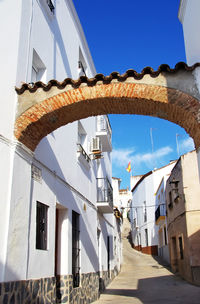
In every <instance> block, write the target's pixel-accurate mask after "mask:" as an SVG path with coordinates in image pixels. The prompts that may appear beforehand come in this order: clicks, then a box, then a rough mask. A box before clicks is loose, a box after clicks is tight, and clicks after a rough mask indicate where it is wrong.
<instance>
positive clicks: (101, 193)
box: [97, 178, 113, 213]
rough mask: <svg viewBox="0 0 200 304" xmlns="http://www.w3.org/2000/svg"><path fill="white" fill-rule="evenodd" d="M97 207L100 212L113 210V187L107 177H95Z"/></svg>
mask: <svg viewBox="0 0 200 304" xmlns="http://www.w3.org/2000/svg"><path fill="white" fill-rule="evenodd" d="M97 208H98V210H99V211H100V212H101V213H112V212H113V189H112V186H111V184H110V182H109V180H108V179H107V178H97Z"/></svg>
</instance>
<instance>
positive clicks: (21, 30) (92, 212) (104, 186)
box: [0, 0, 121, 282]
mask: <svg viewBox="0 0 200 304" xmlns="http://www.w3.org/2000/svg"><path fill="white" fill-rule="evenodd" d="M48 2H49V1H46V0H36V1H33V0H32V1H25V0H20V1H14V2H13V1H11V0H8V1H1V2H0V24H1V28H2V29H3V28H4V29H6V31H2V36H1V42H2V48H1V49H0V55H1V56H0V63H1V68H2V71H4V73H1V75H0V81H1V86H2V90H1V93H0V94H1V102H2V111H1V113H0V155H1V158H0V162H1V168H2V170H1V172H0V180H1V188H0V195H1V201H0V217H1V229H0V238H1V252H0V281H1V282H6V281H18V280H29V279H40V278H47V277H54V276H55V275H71V274H72V211H75V212H76V213H77V214H79V215H80V216H79V229H80V235H79V246H80V274H84V273H96V272H98V271H107V272H108V270H110V272H111V271H114V269H115V268H116V267H117V269H118V270H119V269H120V263H121V262H120V261H119V259H118V257H117V254H118V252H117V251H115V249H114V247H113V242H114V240H115V242H117V246H118V245H119V244H118V242H120V241H121V240H120V231H119V227H118V226H119V225H118V223H117V222H116V219H115V217H114V215H113V209H112V199H111V196H109V197H108V196H106V198H107V199H103V200H99V199H98V195H97V192H98V191H104V190H106V191H107V192H106V193H108V184H109V182H110V183H111V155H110V153H111V150H112V146H111V129H106V130H105V128H104V129H103V134H101V129H99V124H98V118H97V117H91V118H88V119H84V120H81V121H76V122H74V123H72V124H69V125H67V126H63V127H61V128H59V129H57V130H55V131H54V132H52V133H51V134H49V135H48V136H46V137H45V138H43V139H42V140H41V142H40V143H39V145H38V146H37V148H36V150H35V152H34V153H32V152H31V151H30V150H28V149H27V148H26V147H24V146H23V145H22V144H18V143H17V142H16V141H15V139H14V138H13V125H14V118H15V109H16V102H17V95H16V93H15V90H14V87H15V86H18V87H19V86H20V85H21V83H23V82H26V83H31V82H35V81H39V80H41V81H43V82H45V83H47V82H48V81H49V80H50V79H56V80H58V81H62V80H64V79H65V78H67V77H70V78H74V79H77V78H79V76H81V75H83V73H84V72H85V73H86V75H87V76H88V77H92V76H94V74H95V72H96V71H95V67H94V64H93V61H92V58H91V55H90V52H89V49H88V46H87V42H86V40H85V37H84V34H83V31H82V28H81V25H80V22H79V19H78V16H77V14H76V11H75V9H74V6H73V3H72V1H71V0H62V1H50V3H51V4H53V5H54V9H53V11H51V9H50V7H49V5H48ZM5 12H9V14H8V13H5ZM80 62H81V64H80ZM101 122H105V123H106V124H108V123H109V122H108V119H107V117H106V116H102V117H101ZM97 132H98V138H100V141H101V140H102V141H103V147H102V150H103V151H104V152H102V156H103V158H101V159H93V156H92V155H91V153H92V150H91V143H92V141H93V138H96V136H97ZM106 136H107V137H108V140H107V141H106ZM77 144H81V145H77ZM98 178H101V185H99V181H98V182H97V179H98ZM109 191H110V192H109V193H111V191H112V189H111V188H109ZM110 195H111V194H110ZM38 203H42V204H44V205H45V206H46V208H47V248H46V249H45V250H41V249H36V234H37V231H36V230H37V229H36V228H37V210H38V209H37V208H38V207H37V206H38ZM102 205H103V206H104V207H103V208H104V209H102ZM105 213H106V214H107V215H105ZM108 237H109V241H108ZM108 242H109V245H108ZM108 256H109V261H108ZM108 268H109V269H108Z"/></svg>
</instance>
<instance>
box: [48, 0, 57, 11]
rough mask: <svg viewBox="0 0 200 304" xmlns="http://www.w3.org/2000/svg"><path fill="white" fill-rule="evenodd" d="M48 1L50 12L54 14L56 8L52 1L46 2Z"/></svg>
mask: <svg viewBox="0 0 200 304" xmlns="http://www.w3.org/2000/svg"><path fill="white" fill-rule="evenodd" d="M46 1H47V5H48V7H49V9H50V11H51V12H52V13H54V9H55V7H54V5H53V3H52V1H51V0H46Z"/></svg>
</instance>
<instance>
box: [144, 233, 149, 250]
mask: <svg viewBox="0 0 200 304" xmlns="http://www.w3.org/2000/svg"><path fill="white" fill-rule="evenodd" d="M145 242H146V247H147V246H149V242H148V230H147V229H145Z"/></svg>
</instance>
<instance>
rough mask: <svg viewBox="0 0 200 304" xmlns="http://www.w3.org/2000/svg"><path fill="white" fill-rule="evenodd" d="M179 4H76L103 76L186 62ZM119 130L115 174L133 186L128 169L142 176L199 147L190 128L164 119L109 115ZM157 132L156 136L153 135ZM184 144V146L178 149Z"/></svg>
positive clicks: (172, 0)
mask: <svg viewBox="0 0 200 304" xmlns="http://www.w3.org/2000/svg"><path fill="white" fill-rule="evenodd" d="M179 2H180V1H179V0H162V1H160V0H153V1H149V0H142V1H138V0H124V1H119V0H115V1H114V0H101V1H94V0H84V1H80V0H74V5H75V7H76V10H77V13H78V15H79V18H80V21H81V24H82V26H83V30H84V32H85V36H86V39H87V42H88V45H89V48H90V51H91V54H92V57H93V60H94V64H95V67H96V70H97V73H103V74H104V75H109V74H110V73H111V72H113V71H118V72H119V73H121V74H122V73H124V72H125V71H126V70H127V69H134V70H136V71H137V72H140V71H141V70H142V69H143V68H144V67H146V66H151V67H152V68H153V69H155V70H156V69H157V68H158V66H159V65H160V64H162V63H167V64H168V65H169V66H170V67H172V68H173V67H174V66H175V64H176V63H177V62H179V61H186V59H185V50H184V39H183V32H182V26H181V23H180V22H179V20H178V8H179ZM109 118H110V122H111V127H112V131H113V153H112V154H113V155H112V159H113V176H115V177H119V178H121V179H122V183H121V187H122V188H126V187H127V186H129V184H130V182H129V179H130V174H129V173H128V172H127V171H126V167H127V165H128V162H129V161H131V166H132V174H133V175H140V174H144V173H146V172H148V171H149V170H152V169H153V168H159V167H161V166H163V165H165V164H167V163H168V162H169V161H170V160H174V159H177V157H178V153H177V149H178V150H179V153H180V154H184V153H186V152H187V151H190V150H192V149H194V145H193V141H192V139H191V138H189V136H188V135H187V133H186V132H185V130H184V129H183V128H181V127H179V126H177V125H175V124H173V123H171V122H168V121H166V120H162V119H159V118H154V117H149V116H141V115H140V116H139V115H109ZM151 134H152V136H151ZM177 143H178V145H177Z"/></svg>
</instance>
